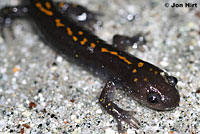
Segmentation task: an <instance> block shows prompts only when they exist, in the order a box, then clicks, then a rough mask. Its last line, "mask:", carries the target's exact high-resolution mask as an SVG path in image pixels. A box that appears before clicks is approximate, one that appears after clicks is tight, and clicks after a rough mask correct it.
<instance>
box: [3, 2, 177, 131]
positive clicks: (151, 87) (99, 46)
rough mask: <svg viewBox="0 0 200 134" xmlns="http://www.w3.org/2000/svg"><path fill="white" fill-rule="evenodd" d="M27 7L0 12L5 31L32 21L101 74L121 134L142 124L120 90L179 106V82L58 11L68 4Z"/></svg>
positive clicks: (147, 101)
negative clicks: (121, 100)
mask: <svg viewBox="0 0 200 134" xmlns="http://www.w3.org/2000/svg"><path fill="white" fill-rule="evenodd" d="M24 2H26V4H25V5H24V6H23V5H20V6H16V7H5V8H3V9H1V11H0V26H1V29H2V28H3V26H4V25H5V24H7V25H8V24H11V20H12V19H15V18H28V19H29V20H31V21H32V22H33V23H35V24H36V26H37V27H38V29H39V31H40V33H41V34H42V36H43V37H44V38H45V40H46V41H48V43H49V44H50V46H51V47H52V48H54V49H56V50H57V52H58V53H60V54H62V55H64V56H66V57H68V58H69V59H74V60H75V61H77V63H78V64H80V65H84V66H86V67H87V68H90V70H93V72H95V73H96V72H99V73H100V74H102V75H103V77H104V79H105V80H106V84H105V87H104V88H103V91H102V93H101V95H100V97H99V102H100V104H101V105H102V106H103V108H104V109H105V110H106V111H107V112H108V113H109V114H111V115H112V116H113V117H114V118H115V119H116V120H117V123H118V130H119V132H122V131H123V127H122V124H121V122H122V121H124V122H126V123H127V124H129V125H130V126H132V127H134V128H138V127H139V122H138V121H137V119H135V118H134V115H133V112H130V111H126V110H123V109H121V108H119V107H118V106H117V104H115V103H114V102H113V97H114V92H115V89H116V87H121V88H120V89H122V90H124V91H126V92H127V93H128V94H130V95H131V96H132V98H133V99H135V100H137V101H138V102H139V103H141V104H142V105H145V106H147V107H149V108H152V109H155V110H158V111H166V110H172V109H174V108H175V107H177V106H178V105H179V101H180V96H179V93H178V91H177V89H176V87H175V86H176V84H177V79H176V78H175V77H173V76H169V75H168V74H167V73H166V72H164V71H163V70H161V69H160V68H158V67H156V66H154V65H152V64H150V63H148V62H146V61H143V60H141V59H138V58H136V57H135V56H133V55H130V54H128V53H126V52H124V51H120V50H119V49H118V48H116V47H113V46H111V45H108V44H107V43H106V42H105V41H103V40H101V39H100V38H98V37H97V36H95V35H93V34H92V33H91V32H88V31H87V30H85V29H84V28H82V27H80V26H79V25H77V23H76V22H75V21H74V20H73V19H72V18H71V17H70V15H69V13H65V16H63V14H64V13H62V12H61V11H59V10H58V7H60V8H61V7H63V6H64V5H65V3H62V2H61V3H59V4H58V3H56V4H55V5H54V3H53V2H52V1H51V0H25V1H24ZM56 5H58V6H56Z"/></svg>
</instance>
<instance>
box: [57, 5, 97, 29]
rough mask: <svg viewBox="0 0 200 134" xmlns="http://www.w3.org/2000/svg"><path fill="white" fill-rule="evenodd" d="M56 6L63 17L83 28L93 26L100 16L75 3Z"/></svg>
mask: <svg viewBox="0 0 200 134" xmlns="http://www.w3.org/2000/svg"><path fill="white" fill-rule="evenodd" d="M55 5H56V7H57V8H58V10H59V11H60V12H61V13H62V15H63V16H68V17H70V18H71V19H73V20H74V21H76V23H78V25H81V26H87V25H88V26H91V25H93V24H94V23H96V22H97V16H98V15H100V14H98V13H96V12H93V11H89V10H88V9H87V8H85V7H83V6H81V5H78V4H74V3H66V2H56V3H55Z"/></svg>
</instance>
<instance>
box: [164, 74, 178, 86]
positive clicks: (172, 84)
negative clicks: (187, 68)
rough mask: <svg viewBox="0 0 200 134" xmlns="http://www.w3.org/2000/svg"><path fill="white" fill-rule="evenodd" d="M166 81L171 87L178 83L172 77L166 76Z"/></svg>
mask: <svg viewBox="0 0 200 134" xmlns="http://www.w3.org/2000/svg"><path fill="white" fill-rule="evenodd" d="M167 79H168V82H169V84H170V85H171V86H175V85H176V84H177V82H178V80H177V78H176V77H174V76H168V77H167Z"/></svg>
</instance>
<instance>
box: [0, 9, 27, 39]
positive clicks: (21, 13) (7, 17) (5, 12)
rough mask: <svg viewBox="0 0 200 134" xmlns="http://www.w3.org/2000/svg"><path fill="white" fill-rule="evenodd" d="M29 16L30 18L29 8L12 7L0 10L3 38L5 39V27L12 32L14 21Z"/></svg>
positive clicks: (0, 28)
mask: <svg viewBox="0 0 200 134" xmlns="http://www.w3.org/2000/svg"><path fill="white" fill-rule="evenodd" d="M27 16H28V7H27V6H12V7H4V8H2V9H1V10H0V32H1V33H2V36H3V38H5V37H4V33H3V28H4V26H7V27H8V28H10V30H11V32H12V29H11V26H12V22H13V20H14V19H16V18H25V17H27ZM12 33H13V32H12Z"/></svg>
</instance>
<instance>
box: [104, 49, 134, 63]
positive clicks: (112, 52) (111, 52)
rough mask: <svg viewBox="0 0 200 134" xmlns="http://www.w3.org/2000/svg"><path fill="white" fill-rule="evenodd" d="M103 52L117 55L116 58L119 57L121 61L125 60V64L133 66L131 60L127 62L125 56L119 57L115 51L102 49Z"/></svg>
mask: <svg viewBox="0 0 200 134" xmlns="http://www.w3.org/2000/svg"><path fill="white" fill-rule="evenodd" d="M101 52H104V53H105V52H108V53H110V54H112V55H115V56H117V57H118V58H120V59H121V60H123V61H124V62H126V63H127V64H132V62H130V61H129V60H127V59H126V57H124V56H121V55H119V54H118V53H117V52H115V51H109V50H108V49H106V48H101Z"/></svg>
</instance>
